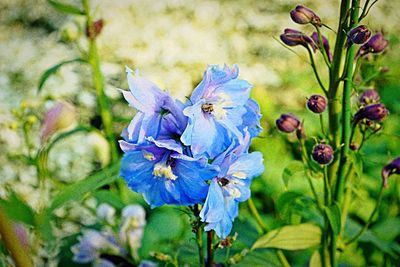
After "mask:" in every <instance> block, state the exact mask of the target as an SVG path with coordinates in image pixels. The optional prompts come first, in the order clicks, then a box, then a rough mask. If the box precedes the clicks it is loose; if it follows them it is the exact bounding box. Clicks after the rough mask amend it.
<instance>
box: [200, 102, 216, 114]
mask: <svg viewBox="0 0 400 267" xmlns="http://www.w3.org/2000/svg"><path fill="white" fill-rule="evenodd" d="M201 110H203V112H204V113H208V114H211V113H212V112H213V111H214V105H213V104H211V103H205V104H203V105H201Z"/></svg>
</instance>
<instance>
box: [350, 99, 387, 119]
mask: <svg viewBox="0 0 400 267" xmlns="http://www.w3.org/2000/svg"><path fill="white" fill-rule="evenodd" d="M388 115H389V111H388V110H387V108H386V107H385V105H384V104H382V103H377V104H371V105H368V106H365V107H362V108H360V110H358V111H357V113H356V114H355V115H354V119H353V123H354V124H357V123H358V122H359V121H361V120H362V119H368V120H371V121H374V122H380V121H382V120H383V119H385V118H386V117H387V116H388Z"/></svg>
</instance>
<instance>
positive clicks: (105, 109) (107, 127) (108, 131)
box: [82, 0, 118, 162]
mask: <svg viewBox="0 0 400 267" xmlns="http://www.w3.org/2000/svg"><path fill="white" fill-rule="evenodd" d="M82 3H83V7H84V11H85V15H86V27H87V28H88V31H89V32H94V25H93V18H92V16H91V13H90V6H89V1H88V0H82ZM88 41H89V53H88V62H89V64H90V66H91V68H92V75H93V83H94V87H95V89H96V94H97V101H98V104H99V108H100V116H101V120H102V122H103V127H104V133H105V136H106V139H107V141H108V143H109V146H110V152H111V160H112V162H115V161H117V160H118V150H117V146H116V143H115V135H114V131H113V117H112V114H111V108H110V103H109V100H108V98H107V96H106V95H105V92H104V77H103V74H102V72H101V68H100V58H99V55H98V50H97V44H96V38H95V37H89V38H88Z"/></svg>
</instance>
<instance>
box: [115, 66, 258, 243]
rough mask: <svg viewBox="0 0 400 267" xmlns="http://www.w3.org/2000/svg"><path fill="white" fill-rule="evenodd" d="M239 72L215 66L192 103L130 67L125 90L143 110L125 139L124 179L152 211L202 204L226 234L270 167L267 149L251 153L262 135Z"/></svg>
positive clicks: (255, 107) (131, 101)
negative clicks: (265, 155)
mask: <svg viewBox="0 0 400 267" xmlns="http://www.w3.org/2000/svg"><path fill="white" fill-rule="evenodd" d="M238 74H239V70H238V67H237V66H233V67H232V68H229V67H228V66H224V67H223V68H220V67H218V66H215V65H212V66H209V67H208V68H207V69H206V71H205V73H204V77H203V80H202V81H201V82H200V83H199V85H198V86H197V87H196V88H195V89H194V91H193V93H192V95H191V96H190V98H188V101H187V102H186V103H182V102H180V101H178V100H174V99H172V98H171V97H170V95H169V94H168V93H167V92H165V91H163V90H161V89H160V88H158V87H157V85H155V84H154V83H152V82H151V81H149V80H146V79H144V78H142V77H140V76H139V75H138V73H136V74H135V75H134V74H133V73H132V71H131V70H130V69H127V78H128V84H129V89H130V91H122V93H123V95H124V97H125V99H126V100H127V101H128V103H129V104H130V106H132V107H134V108H135V109H136V110H137V113H136V115H135V116H134V118H133V119H132V121H131V123H130V124H129V126H128V127H127V128H126V129H125V130H124V132H123V134H122V136H123V138H124V140H121V141H120V146H121V149H122V150H123V151H124V152H125V155H124V157H123V159H122V165H121V176H122V177H124V179H125V180H126V182H127V184H128V186H129V187H130V188H131V189H132V190H134V191H136V192H139V193H142V194H143V196H144V199H145V200H146V201H147V203H149V204H150V205H151V207H152V208H154V207H158V206H161V205H164V204H175V205H194V204H204V206H203V208H202V210H201V213H200V216H201V219H202V220H203V221H204V222H207V223H208V224H207V226H206V230H212V229H213V230H215V231H216V233H217V235H218V236H219V237H221V238H225V237H226V236H227V235H229V233H230V231H231V228H232V222H233V220H234V218H235V217H236V216H237V210H238V203H239V202H242V201H245V200H247V199H248V198H249V196H250V183H251V180H252V178H254V177H256V176H258V175H260V174H261V173H262V172H263V170H264V165H263V158H262V155H261V153H259V152H252V153H249V152H248V150H249V145H250V141H251V138H253V137H256V136H258V135H259V133H260V132H261V127H260V118H261V114H260V111H259V106H258V104H257V103H256V102H255V101H254V100H252V99H251V98H250V97H249V95H250V89H251V87H252V86H251V85H250V84H249V83H248V82H247V81H245V80H241V79H239V78H238Z"/></svg>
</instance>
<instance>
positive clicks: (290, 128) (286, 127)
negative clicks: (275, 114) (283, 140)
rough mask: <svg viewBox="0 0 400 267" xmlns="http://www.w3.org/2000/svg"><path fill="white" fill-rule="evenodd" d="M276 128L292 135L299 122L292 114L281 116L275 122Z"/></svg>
mask: <svg viewBox="0 0 400 267" xmlns="http://www.w3.org/2000/svg"><path fill="white" fill-rule="evenodd" d="M276 127H278V129H279V130H281V131H282V132H285V133H292V132H294V131H295V130H297V129H298V128H299V127H300V120H299V119H298V118H297V117H296V116H294V115H292V114H282V115H281V117H280V118H279V119H277V120H276Z"/></svg>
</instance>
